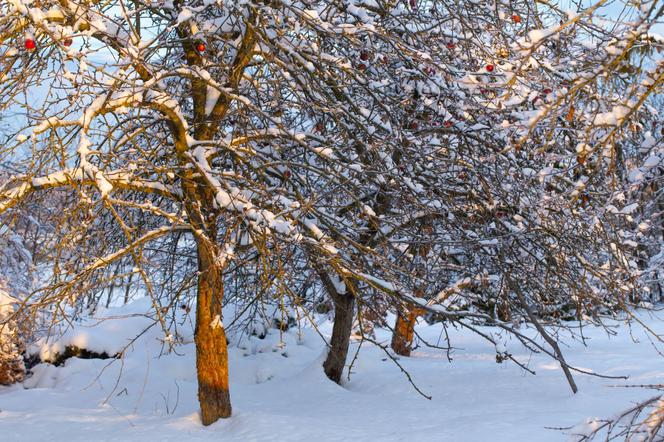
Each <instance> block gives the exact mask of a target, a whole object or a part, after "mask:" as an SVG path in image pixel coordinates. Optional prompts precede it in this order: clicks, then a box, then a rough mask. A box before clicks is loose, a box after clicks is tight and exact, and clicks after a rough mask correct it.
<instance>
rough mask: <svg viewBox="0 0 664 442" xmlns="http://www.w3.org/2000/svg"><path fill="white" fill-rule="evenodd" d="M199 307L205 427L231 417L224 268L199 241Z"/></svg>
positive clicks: (199, 361)
mask: <svg viewBox="0 0 664 442" xmlns="http://www.w3.org/2000/svg"><path fill="white" fill-rule="evenodd" d="M198 270H199V276H198V302H197V307H196V338H195V339H196V372H197V375H198V400H199V402H200V406H201V420H202V421H203V425H210V424H212V423H214V422H215V421H217V420H218V419H220V418H226V417H229V416H230V415H231V398H230V393H229V389H228V349H227V343H226V333H225V332H224V327H223V324H222V321H221V318H222V314H221V303H222V300H223V296H224V285H223V279H222V268H221V267H220V266H219V264H218V263H217V262H216V260H215V257H214V253H212V251H211V250H209V248H208V246H207V245H205V244H202V243H201V242H200V241H199V245H198Z"/></svg>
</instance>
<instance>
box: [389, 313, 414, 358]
mask: <svg viewBox="0 0 664 442" xmlns="http://www.w3.org/2000/svg"><path fill="white" fill-rule="evenodd" d="M417 313H418V312H417V311H416V310H413V309H410V308H408V307H405V308H404V309H403V310H399V313H398V314H397V322H396V324H395V325H394V332H393V333H392V343H391V346H392V350H394V352H395V353H396V354H398V355H401V356H410V352H411V350H412V348H411V347H412V345H413V338H414V337H415V323H416V322H417Z"/></svg>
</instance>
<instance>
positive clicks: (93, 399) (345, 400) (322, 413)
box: [0, 303, 664, 442]
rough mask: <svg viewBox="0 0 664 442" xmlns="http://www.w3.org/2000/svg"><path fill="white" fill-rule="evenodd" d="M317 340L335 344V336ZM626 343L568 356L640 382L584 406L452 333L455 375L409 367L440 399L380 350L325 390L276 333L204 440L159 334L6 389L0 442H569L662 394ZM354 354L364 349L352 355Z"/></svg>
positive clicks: (535, 361)
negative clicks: (590, 424) (117, 354)
mask: <svg viewBox="0 0 664 442" xmlns="http://www.w3.org/2000/svg"><path fill="white" fill-rule="evenodd" d="M143 307H145V308H147V305H146V304H141V303H138V304H136V305H135V306H134V307H133V308H134V309H137V308H138V309H140V308H143ZM123 321H126V320H123ZM646 321H647V323H648V324H649V325H650V326H651V327H652V328H653V329H654V330H655V331H658V332H662V331H664V322H663V321H664V319H662V320H658V319H656V318H646ZM119 324H120V322H119V321H108V322H104V323H103V326H102V328H101V329H100V330H101V332H98V331H95V329H92V330H87V331H86V333H80V332H79V333H77V334H74V335H71V336H69V337H68V338H67V339H68V340H69V341H71V342H74V341H76V342H78V343H79V344H83V343H86V344H88V345H90V346H92V347H95V346H102V347H108V346H109V345H111V346H112V345H116V346H117V345H118V342H115V343H112V342H111V341H109V340H108V332H109V328H110V329H115V330H116V333H118V334H119V335H120V336H121V337H120V338H119V339H120V340H122V339H126V338H129V337H131V336H129V335H130V334H129V333H128V332H129V331H133V330H136V329H138V328H140V326H141V320H140V319H137V318H133V319H130V320H128V321H127V322H122V324H127V325H126V326H119ZM104 327H106V328H104ZM185 329H186V327H185ZM320 329H321V331H322V332H323V333H329V332H330V331H331V324H330V323H329V322H328V323H324V324H322V325H321V327H320ZM441 330H442V327H441V325H439V324H438V325H433V326H429V325H427V324H426V323H423V324H422V325H420V326H419V329H418V332H419V333H420V334H421V335H422V336H423V337H424V338H425V339H427V340H429V341H430V342H434V343H435V342H437V341H438V339H439V338H440V335H441ZM484 330H485V331H489V329H484ZM618 331H619V334H618V335H617V336H613V337H611V338H609V337H607V335H606V333H605V332H604V331H603V330H601V329H598V328H595V327H587V328H585V330H584V333H585V335H586V336H588V337H589V338H590V342H589V346H588V347H584V346H583V345H581V344H580V343H571V344H570V346H569V347H568V348H566V356H567V358H568V360H569V362H570V363H572V364H575V365H577V366H579V367H583V368H586V369H591V370H593V371H595V372H599V373H603V374H607V375H629V376H630V378H629V380H627V381H623V380H611V379H602V378H598V377H593V376H587V375H580V374H577V375H576V380H577V383H578V385H579V389H580V392H579V393H578V394H576V395H574V394H572V393H571V391H570V390H569V388H568V386H567V384H566V382H565V379H564V377H563V374H562V373H561V371H560V370H559V368H558V366H557V364H556V363H554V362H553V361H551V360H550V359H548V358H546V357H545V356H542V355H532V354H530V353H527V352H525V351H523V350H520V349H519V347H518V346H517V345H516V343H514V342H509V343H508V351H510V352H512V353H514V354H516V355H518V356H519V358H520V359H521V360H523V361H528V364H529V367H530V368H531V369H533V370H535V371H536V372H537V375H536V376H532V375H530V374H527V373H525V372H524V371H523V370H522V369H520V368H519V367H517V366H516V365H515V364H513V363H509V362H504V363H502V364H497V363H496V361H495V349H494V348H493V347H492V346H490V345H488V344H487V343H485V342H483V341H482V340H481V339H480V338H478V337H477V336H474V335H471V334H470V333H469V332H466V331H455V330H451V332H450V333H451V336H452V341H453V344H454V345H455V347H456V348H455V350H454V352H453V354H452V356H453V359H454V360H453V362H451V363H450V362H448V361H447V358H446V354H445V352H444V351H441V350H432V349H427V348H422V347H420V348H418V349H417V350H416V351H415V352H414V353H413V357H411V358H401V359H400V360H399V362H400V363H401V364H403V366H404V367H405V368H406V369H407V370H408V371H409V372H410V374H411V375H412V376H413V379H414V381H415V382H416V384H417V385H418V386H419V387H420V388H421V389H422V390H423V391H424V392H425V393H426V394H429V395H431V396H432V400H427V399H425V398H423V397H422V396H420V395H419V394H417V392H416V391H415V390H414V389H413V388H412V386H411V385H410V384H409V383H408V382H407V380H406V379H405V377H404V376H403V374H402V373H401V372H400V370H399V368H398V367H397V366H396V365H395V364H394V363H393V362H392V361H390V360H389V359H388V358H386V355H385V353H384V352H383V351H382V350H381V349H379V348H376V347H372V346H371V345H367V344H365V345H364V346H363V348H362V352H361V354H360V357H359V358H358V360H357V362H356V364H355V366H354V368H353V373H352V375H351V379H350V381H348V382H346V383H345V385H344V386H343V387H342V386H338V385H336V384H333V383H332V382H330V381H328V380H327V379H326V378H325V377H324V375H323V372H322V369H321V363H322V360H323V355H324V347H323V344H322V342H321V339H320V337H319V336H318V335H317V334H316V333H315V332H314V331H313V330H311V329H305V330H302V331H301V332H300V333H298V332H297V331H289V332H287V333H284V334H283V335H282V336H281V338H280V333H279V331H278V330H271V332H270V334H269V335H268V336H267V337H266V338H265V339H262V340H261V339H258V338H251V339H250V340H248V341H247V340H245V341H244V344H243V345H242V347H243V348H238V347H232V348H231V350H230V351H231V396H232V399H233V403H234V415H233V417H232V418H231V419H228V420H223V421H220V422H218V423H216V424H214V425H212V426H210V427H202V426H201V425H200V422H199V419H198V415H197V407H198V405H197V401H196V377H195V363H194V357H193V356H194V355H193V353H194V348H193V346H192V345H191V344H189V345H183V346H179V347H177V354H173V353H171V354H168V355H164V356H161V357H159V353H160V351H161V348H162V346H161V344H160V342H159V341H158V340H157V337H158V336H159V333H158V330H157V329H156V328H153V329H151V330H149V331H148V332H146V333H145V334H144V335H143V336H142V337H141V338H140V339H138V340H137V341H136V342H135V343H134V344H133V345H132V347H131V349H130V350H129V351H127V352H125V355H126V356H125V358H124V359H123V360H118V361H115V362H113V363H112V364H110V365H109V362H111V361H112V360H110V359H109V360H94V359H88V360H83V359H77V358H72V359H69V360H68V361H67V362H66V364H65V365H64V366H62V367H54V366H50V365H47V364H42V365H39V366H37V367H35V369H34V371H35V375H34V376H33V377H32V378H31V379H29V380H28V381H26V383H25V386H22V385H15V386H12V387H4V388H0V410H1V411H0V440H1V441H7V442H10V441H52V440H66V441H72V442H73V441H93V440H94V441H112V440H122V441H125V440H127V441H179V442H181V441H198V440H223V441H269V440H275V441H308V440H314V441H316V442H323V441H346V440H353V441H369V440H380V441H401V440H403V441H406V440H407V441H549V440H550V441H558V440H565V439H566V438H567V435H566V434H565V433H564V432H561V431H558V430H552V429H547V428H546V427H567V426H572V425H575V424H578V423H579V422H582V421H583V420H584V419H585V418H587V417H590V416H598V417H607V416H611V415H613V414H615V413H616V412H618V411H620V410H622V409H624V408H627V407H628V406H629V405H630V403H631V401H634V400H638V399H645V398H649V397H651V396H653V395H654V394H655V393H654V392H652V391H646V390H642V389H637V388H614V386H620V385H626V384H648V383H662V382H664V357H662V356H659V355H658V354H657V352H656V351H655V350H654V349H653V346H652V344H651V342H650V341H649V339H647V337H646V336H645V333H644V332H643V331H642V330H641V329H639V328H634V329H632V330H631V334H630V330H629V329H628V328H627V327H625V326H622V327H621V328H620V329H619V330H618ZM122 332H124V335H123V333H122ZM377 335H378V338H379V339H380V340H384V341H385V342H388V340H389V333H388V332H387V331H380V330H379V331H378V332H377ZM189 337H190V335H189ZM280 339H282V340H283V344H282V345H280V344H279V342H280ZM634 340H637V342H633V341H634ZM120 345H124V343H120ZM356 348H357V346H356V344H354V346H353V348H352V349H351V350H356Z"/></svg>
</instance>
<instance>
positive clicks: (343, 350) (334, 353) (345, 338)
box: [323, 294, 355, 384]
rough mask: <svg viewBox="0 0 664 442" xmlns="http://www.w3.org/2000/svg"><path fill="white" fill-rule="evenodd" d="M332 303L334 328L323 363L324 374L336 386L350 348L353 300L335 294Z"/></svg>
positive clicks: (343, 295) (347, 296) (346, 295)
mask: <svg viewBox="0 0 664 442" xmlns="http://www.w3.org/2000/svg"><path fill="white" fill-rule="evenodd" d="M332 298H333V301H334V326H333V328H332V338H331V339H330V350H329V352H328V353H327V358H326V359H325V362H324V363H323V369H324V370H325V374H326V375H327V377H328V378H330V380H332V381H334V382H336V383H337V384H338V383H339V382H340V381H341V376H342V374H343V371H344V366H345V365H346V356H347V355H348V347H349V346H350V334H351V331H352V328H353V315H354V312H355V298H353V296H351V295H350V294H337V295H336V296H333V297H332Z"/></svg>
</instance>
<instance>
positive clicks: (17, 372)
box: [0, 281, 25, 385]
mask: <svg viewBox="0 0 664 442" xmlns="http://www.w3.org/2000/svg"><path fill="white" fill-rule="evenodd" d="M15 303H16V300H15V299H14V298H12V297H11V296H9V294H7V292H6V291H5V289H4V288H3V285H2V284H1V281H0V385H9V384H13V383H16V382H21V381H22V380H23V378H24V376H25V365H24V364H23V356H22V352H23V345H22V344H21V340H20V335H19V330H18V325H17V323H16V320H15V319H14V317H13V316H14V311H15V307H14V305H15Z"/></svg>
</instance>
